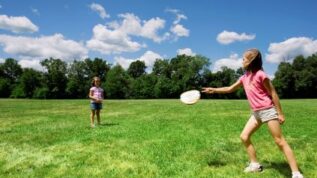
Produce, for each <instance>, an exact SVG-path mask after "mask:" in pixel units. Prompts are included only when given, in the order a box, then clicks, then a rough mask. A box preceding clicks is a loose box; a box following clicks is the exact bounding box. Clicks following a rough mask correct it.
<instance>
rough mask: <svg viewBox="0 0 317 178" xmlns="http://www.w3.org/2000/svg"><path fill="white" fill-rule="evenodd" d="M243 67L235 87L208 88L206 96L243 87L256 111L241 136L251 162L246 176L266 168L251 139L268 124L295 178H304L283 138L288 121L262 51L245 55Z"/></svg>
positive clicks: (253, 50)
mask: <svg viewBox="0 0 317 178" xmlns="http://www.w3.org/2000/svg"><path fill="white" fill-rule="evenodd" d="M242 65H243V68H244V69H245V70H246V72H245V74H244V75H243V76H242V77H240V79H239V80H238V81H236V82H235V83H234V84H232V85H231V86H228V87H221V88H212V87H205V88H203V90H202V92H204V93H207V94H213V93H220V94H224V93H232V92H234V91H236V90H237V89H238V88H239V87H242V86H243V88H244V91H245V93H246V95H247V98H248V102H249V104H250V107H251V110H252V111H253V113H252V115H251V116H250V118H249V120H248V122H247V123H246V125H245V127H244V129H243V130H242V132H241V135H240V138H241V141H242V142H243V144H244V146H245V148H246V151H247V153H248V156H249V160H250V164H249V165H248V167H246V168H245V170H244V172H260V171H262V170H263V167H262V166H261V164H260V163H259V162H258V161H257V158H256V152H255V148H254V145H253V144H252V142H251V136H252V134H253V133H254V132H255V131H256V130H257V129H258V128H259V127H260V126H261V125H262V124H263V123H267V125H268V127H269V130H270V132H271V135H272V136H273V138H274V140H275V143H276V144H277V146H278V147H279V148H280V150H282V151H283V153H284V155H285V157H286V159H287V161H288V163H289V166H290V168H291V170H292V177H293V178H303V175H302V174H301V173H300V172H299V169H298V166H297V162H296V159H295V156H294V154H293V151H292V149H291V147H290V146H289V145H288V143H287V141H286V140H285V138H284V136H283V135H282V131H281V127H280V124H283V123H284V121H285V117H284V114H283V111H282V107H281V104H280V101H279V97H278V95H277V92H276V90H275V88H274V86H273V85H272V83H271V81H270V79H269V78H268V77H267V75H266V74H265V73H264V71H263V69H262V57H261V53H260V51H259V50H258V49H249V50H247V51H246V52H245V53H244V55H243V62H242Z"/></svg>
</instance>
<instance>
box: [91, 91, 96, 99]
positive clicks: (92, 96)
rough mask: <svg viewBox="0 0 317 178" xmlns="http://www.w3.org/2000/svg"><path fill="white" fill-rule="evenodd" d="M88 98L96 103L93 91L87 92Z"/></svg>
mask: <svg viewBox="0 0 317 178" xmlns="http://www.w3.org/2000/svg"><path fill="white" fill-rule="evenodd" d="M89 98H90V99H92V100H93V101H96V98H95V97H94V91H93V90H90V91H89Z"/></svg>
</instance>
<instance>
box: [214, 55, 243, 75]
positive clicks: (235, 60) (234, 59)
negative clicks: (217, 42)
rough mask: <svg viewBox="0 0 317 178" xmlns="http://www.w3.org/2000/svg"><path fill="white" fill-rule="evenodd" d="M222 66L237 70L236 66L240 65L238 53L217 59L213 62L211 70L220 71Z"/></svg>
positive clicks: (240, 60) (240, 59)
mask: <svg viewBox="0 0 317 178" xmlns="http://www.w3.org/2000/svg"><path fill="white" fill-rule="evenodd" d="M222 67H228V68H230V69H233V70H237V69H238V68H240V67H242V58H239V57H238V54H232V55H231V56H230V57H229V58H223V59H219V60H217V61H216V62H215V64H214V66H213V69H212V71H213V72H218V71H221V70H222Z"/></svg>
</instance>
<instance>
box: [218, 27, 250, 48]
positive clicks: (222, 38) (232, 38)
mask: <svg viewBox="0 0 317 178" xmlns="http://www.w3.org/2000/svg"><path fill="white" fill-rule="evenodd" d="M253 39H255V35H248V34H246V33H242V34H238V33H236V32H229V31H226V30H225V31H223V32H221V33H219V34H218V36H217V41H218V42H219V43H221V44H225V45H226V44H230V43H233V42H236V41H250V40H253Z"/></svg>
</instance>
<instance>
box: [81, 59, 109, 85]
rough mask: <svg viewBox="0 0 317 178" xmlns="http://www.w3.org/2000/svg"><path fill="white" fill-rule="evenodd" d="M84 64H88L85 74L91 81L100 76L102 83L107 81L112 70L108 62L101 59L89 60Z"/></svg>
mask: <svg viewBox="0 0 317 178" xmlns="http://www.w3.org/2000/svg"><path fill="white" fill-rule="evenodd" d="M84 62H85V64H86V66H85V72H84V73H85V74H86V75H87V76H88V78H89V80H92V78H93V77H95V76H98V77H99V78H100V79H101V81H105V79H106V75H107V72H108V71H109V70H110V65H109V64H107V61H105V60H103V59H101V58H95V59H94V60H91V59H90V58H87V59H85V60H84Z"/></svg>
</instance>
